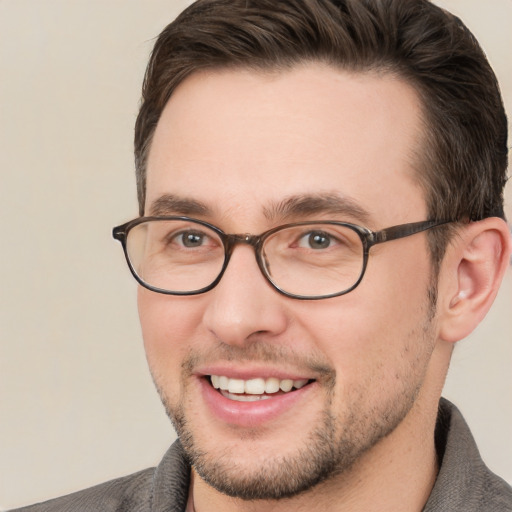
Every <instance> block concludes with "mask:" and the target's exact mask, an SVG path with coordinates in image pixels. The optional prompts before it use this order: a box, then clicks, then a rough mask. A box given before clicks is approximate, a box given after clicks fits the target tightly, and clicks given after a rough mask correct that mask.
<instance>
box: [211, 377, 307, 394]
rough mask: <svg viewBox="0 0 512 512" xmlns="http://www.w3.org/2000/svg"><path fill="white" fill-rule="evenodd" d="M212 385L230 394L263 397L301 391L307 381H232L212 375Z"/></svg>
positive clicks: (272, 379) (260, 379) (274, 379)
mask: <svg viewBox="0 0 512 512" xmlns="http://www.w3.org/2000/svg"><path fill="white" fill-rule="evenodd" d="M211 380H212V385H213V387H214V388H216V389H221V390H223V391H229V393H247V394H249V395H262V394H263V393H277V392H278V391H279V390H281V391H285V392H287V391H290V390H291V389H292V388H296V389H300V388H302V387H303V386H305V385H306V384H307V383H308V381H307V379H298V380H291V379H282V380H279V379H276V378H275V377H270V378H268V379H263V378H256V379H249V380H243V379H230V378H229V377H225V376H223V375H211Z"/></svg>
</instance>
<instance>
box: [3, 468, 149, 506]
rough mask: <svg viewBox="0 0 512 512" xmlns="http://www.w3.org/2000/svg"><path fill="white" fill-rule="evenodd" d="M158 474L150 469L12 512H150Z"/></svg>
mask: <svg viewBox="0 0 512 512" xmlns="http://www.w3.org/2000/svg"><path fill="white" fill-rule="evenodd" d="M154 472H155V469H154V468H151V469H146V470H144V471H140V472H138V473H134V474H133V475H129V476H125V477H122V478H117V479H115V480H111V481H109V482H105V483H103V484H100V485H96V486H94V487H91V488H89V489H85V490H83V491H79V492H76V493H73V494H68V495H67V496H62V497H60V498H56V499H53V500H49V501H45V502H44V503H39V504H37V505H31V506H29V507H23V508H20V509H16V511H12V512H61V511H62V512H64V511H65V512H91V511H92V510H101V511H102V512H114V511H119V512H121V511H123V512H131V511H134V512H135V511H137V512H144V511H145V510H149V502H150V499H151V487H152V481H153V475H154Z"/></svg>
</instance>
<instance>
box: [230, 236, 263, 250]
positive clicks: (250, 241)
mask: <svg viewBox="0 0 512 512" xmlns="http://www.w3.org/2000/svg"><path fill="white" fill-rule="evenodd" d="M227 239H228V241H229V245H230V246H231V247H232V248H234V246H235V245H238V244H246V245H252V247H254V248H255V249H256V248H257V247H258V245H259V244H260V239H261V237H260V236H259V235H251V234H250V233H241V234H234V235H227Z"/></svg>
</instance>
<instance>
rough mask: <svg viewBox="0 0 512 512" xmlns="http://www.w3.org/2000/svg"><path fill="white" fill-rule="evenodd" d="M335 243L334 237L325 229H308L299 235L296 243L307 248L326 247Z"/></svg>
mask: <svg viewBox="0 0 512 512" xmlns="http://www.w3.org/2000/svg"><path fill="white" fill-rule="evenodd" d="M335 243H336V239H335V238H334V237H333V236H332V235H330V234H329V233H326V232H325V231H310V232H309V233H306V234H304V235H302V236H301V237H300V239H299V240H298V243H297V245H298V246H299V247H304V248H307V249H327V248H329V247H330V246H331V245H334V244H335Z"/></svg>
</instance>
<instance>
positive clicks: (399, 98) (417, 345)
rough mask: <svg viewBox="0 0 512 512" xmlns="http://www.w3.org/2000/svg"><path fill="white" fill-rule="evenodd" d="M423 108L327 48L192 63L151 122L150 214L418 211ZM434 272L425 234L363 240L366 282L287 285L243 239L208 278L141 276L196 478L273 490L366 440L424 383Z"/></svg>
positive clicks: (146, 313)
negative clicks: (198, 66)
mask: <svg viewBox="0 0 512 512" xmlns="http://www.w3.org/2000/svg"><path fill="white" fill-rule="evenodd" d="M420 124H421V122H420V107H419V102H418V99H417V97H416V95H415V93H414V91H413V90H412V89H411V88H410V87H409V86H408V85H406V84H405V83H403V82H401V81H400V80H398V79H397V78H394V77H391V76H382V75H380V76H379V75H374V74H369V73H366V74H348V73H346V72H342V71H338V70H334V69H332V68H330V67H327V66H323V65H320V64H308V65H304V66H302V67H297V68H295V69H293V70H289V71H286V72H280V73H274V74H272V73H266V74H263V73H258V72H254V71H244V70H234V71H233V70H229V71H216V72H210V73H203V74H196V75H193V76H192V77H189V78H188V79H187V80H186V81H184V82H183V83H182V84H181V85H180V87H179V88H178V89H177V90H176V91H175V93H174V94H173V96H172V98H171V100H170V101H169V103H168V105H167V106H166V108H165V110H164V112H163V114H162V117H161V119H160V121H159V123H158V126H157V129H156V132H155V136H154V140H153V143H152V147H151V151H150V155H149V161H148V179H147V200H146V207H145V213H146V215H151V214H158V215H162V214H169V215H173V214H178V215H189V216H192V217H196V218H199V219H202V220H206V221H208V222H210V223H212V224H214V225H216V226H218V227H219V228H221V229H222V230H223V231H224V232H226V233H252V234H259V233H261V232H263V231H265V230H268V229H270V228H272V227H275V226H278V225H280V224H284V223H287V222H298V221H303V220H304V221H307V220H340V221H347V222H352V223H356V224H363V225H365V226H366V227H368V228H370V229H373V230H378V229H382V228H385V227H388V226H391V225H395V224H401V223H406V222H414V221H419V220H424V219H425V216H426V208H425V201H424V198H423V196H422V192H421V190H420V188H419V187H418V186H417V185H416V183H415V181H414V176H413V170H412V168H413V154H414V152H415V150H416V148H417V145H418V144H419V143H420V140H421V133H420V128H419V126H420ZM430 281H431V272H430V263H429V257H428V250H427V244H426V238H425V234H417V235H414V236H412V237H409V238H404V239H402V240H397V241H393V242H389V243H386V244H382V245H378V246H375V247H374V248H372V250H371V254H370V260H369V265H368V268H367V271H366V275H365V277H364V279H363V281H362V282H361V284H360V285H359V286H358V287H357V288H356V289H355V290H354V291H352V292H350V293H349V294H347V295H343V296H340V297H335V298H330V299H326V300H319V301H308V300H306V301H300V300H296V299H291V298H288V297H285V296H283V295H280V294H279V293H278V292H277V291H276V290H274V289H273V288H272V287H271V286H270V285H269V283H268V282H267V281H266V280H265V279H264V277H263V276H262V275H261V273H260V270H259V268H258V266H257V263H256V259H255V257H254V251H253V249H252V248H251V247H250V246H248V245H239V246H237V247H236V248H235V250H234V252H233V255H232V258H231V260H230V263H229V266H228V268H227V270H226V272H225V274H224V275H223V277H222V279H221V281H220V283H219V284H218V285H217V286H216V287H215V288H214V289H213V290H210V291H209V292H206V293H204V294H201V295H196V296H169V295H162V294H157V293H154V292H151V291H148V290H146V289H143V288H140V289H139V296H138V301H139V311H140V318H141V323H142V329H143V336H144V343H145V348H146V353H147V358H148V362H149V365H150V368H151V372H152V375H153V378H154V380H155V383H156V385H157V387H158V389H159V392H160V394H161V397H162V400H163V402H164V404H165V406H166V409H167V411H168V413H169V415H170V416H171V418H172V419H173V422H174V424H175V426H176V429H177V431H178V433H179V436H180V438H181V441H182V443H183V445H184V447H185V449H186V450H187V451H188V452H189V455H190V457H191V460H192V461H193V464H194V468H195V470H196V471H197V472H198V474H199V475H200V476H201V477H202V478H203V480H205V481H206V482H208V483H209V484H210V485H211V486H213V487H215V488H216V489H218V490H220V491H222V492H224V493H226V494H229V495H232V496H238V497H241V498H245V499H254V498H265V499H276V498H281V497H284V496H291V495H293V494H296V493H298V492H301V491H303V490H305V489H308V488H310V487H311V486H313V485H315V484H317V483H318V482H320V481H322V480H325V479H327V478H328V477H333V475H340V474H343V473H344V472H347V471H348V470H349V469H350V468H352V467H353V465H354V463H356V461H359V460H361V459H362V458H364V457H365V456H367V454H369V453H371V452H372V450H373V449H374V448H375V446H377V445H378V444H379V442H381V440H382V439H383V438H384V437H385V436H387V435H388V434H390V433H392V432H394V431H395V430H397V427H398V426H399V425H401V424H403V423H404V421H405V419H407V418H410V417H411V415H412V414H413V411H414V410H415V407H416V405H415V404H416V402H417V397H418V395H420V396H421V394H422V393H423V391H424V390H423V388H424V387H425V385H424V382H425V376H426V374H428V371H429V361H430V357H431V353H432V350H433V345H434V338H435V333H434V331H435V326H434V323H433V321H432V314H431V307H430V303H429V299H428V290H429V286H430ZM212 376H214V377H213V381H214V383H215V384H216V386H218V385H219V384H218V382H219V381H220V383H221V384H220V385H221V388H228V389H227V390H224V391H219V390H218V389H215V387H213V386H212ZM292 386H293V387H292ZM290 387H291V390H290ZM252 393H254V394H252Z"/></svg>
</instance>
